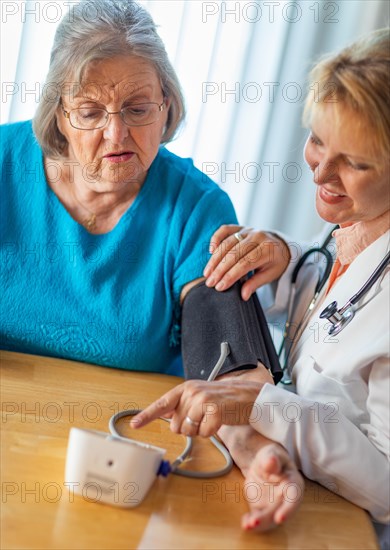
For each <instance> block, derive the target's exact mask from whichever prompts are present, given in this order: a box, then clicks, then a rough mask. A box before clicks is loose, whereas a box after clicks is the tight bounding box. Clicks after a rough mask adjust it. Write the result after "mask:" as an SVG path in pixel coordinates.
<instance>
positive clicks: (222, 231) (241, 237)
mask: <svg viewBox="0 0 390 550" xmlns="http://www.w3.org/2000/svg"><path fill="white" fill-rule="evenodd" d="M235 235H237V236H235ZM210 251H211V252H212V257H211V258H210V260H209V262H208V263H207V265H206V267H205V270H204V272H203V274H204V276H205V277H206V285H207V286H209V287H214V288H215V289H216V290H226V289H227V288H229V287H231V286H232V285H233V284H234V283H235V282H237V281H238V280H239V279H241V277H243V276H245V275H247V273H249V272H250V271H254V272H255V274H254V275H253V276H252V277H251V278H250V279H248V280H247V281H245V283H244V284H243V285H242V289H241V296H242V299H243V300H249V298H250V297H251V295H252V294H253V293H254V292H255V290H256V289H257V288H259V287H260V286H262V285H265V284H267V283H270V282H272V281H274V280H275V279H279V277H280V276H281V275H282V274H283V273H284V271H285V270H286V268H287V266H288V264H289V262H290V251H289V248H288V246H287V244H286V243H285V242H284V241H283V240H282V239H279V238H278V237H276V236H275V235H273V234H272V233H266V232H264V231H258V230H255V229H252V228H250V227H243V226H241V225H222V226H221V227H220V228H219V229H218V230H217V231H216V232H215V233H214V235H213V236H212V237H211V241H210Z"/></svg>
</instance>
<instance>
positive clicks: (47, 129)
mask: <svg viewBox="0 0 390 550" xmlns="http://www.w3.org/2000/svg"><path fill="white" fill-rule="evenodd" d="M92 8H93V10H92ZM118 55H134V56H138V57H142V58H144V59H145V60H147V61H149V62H150V63H151V64H152V65H153V67H154V68H155V70H156V71H157V74H158V76H159V79H160V81H161V86H162V91H163V95H164V97H165V98H168V99H170V106H169V110H168V118H167V123H166V126H165V130H164V133H163V135H162V138H161V143H167V142H169V141H171V140H172V139H173V138H174V136H175V134H176V132H177V130H178V129H179V127H180V125H181V123H182V122H183V120H184V117H185V106H184V98H183V94H182V91H181V87H180V84H179V81H178V78H177V76H176V73H175V71H174V69H173V67H172V65H171V63H170V61H169V59H168V55H167V53H166V50H165V47H164V44H163V42H162V40H161V38H160V37H159V35H158V34H157V30H156V25H155V24H154V22H153V19H152V17H151V16H150V14H149V13H148V12H147V11H146V10H145V9H144V8H142V7H141V6H140V5H139V4H137V3H136V2H134V1H133V0H93V2H91V0H82V1H81V2H79V3H78V4H76V5H74V6H73V5H72V8H71V10H70V12H69V14H67V15H65V16H64V18H63V19H62V21H61V23H60V25H59V27H58V29H57V32H56V35H55V38H54V44H53V48H52V52H51V58H50V67H49V72H48V75H47V78H46V83H45V86H44V88H43V89H44V90H49V89H53V88H54V94H51V96H50V95H49V94H48V93H43V94H42V96H41V98H40V103H39V105H38V109H37V111H36V114H35V117H34V120H33V129H34V133H35V135H36V137H37V140H38V142H39V144H40V145H41V147H42V149H43V152H44V154H46V155H47V156H50V157H52V158H55V157H58V156H62V154H63V153H64V151H65V149H66V146H67V142H66V139H65V137H64V136H63V135H62V134H61V133H60V131H59V129H58V126H57V120H56V113H57V110H58V106H59V104H60V101H61V94H62V92H63V91H64V89H65V88H67V87H69V86H72V85H73V86H74V85H75V84H77V83H78V84H80V83H81V81H82V77H83V73H84V71H85V69H86V68H87V65H88V64H89V63H90V62H92V61H97V60H102V59H110V58H112V57H115V56H118ZM72 79H73V82H71V80H72ZM74 80H76V81H77V82H74Z"/></svg>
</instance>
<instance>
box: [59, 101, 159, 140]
mask: <svg viewBox="0 0 390 550" xmlns="http://www.w3.org/2000/svg"><path fill="white" fill-rule="evenodd" d="M165 100H166V98H165V97H164V98H163V100H162V103H156V102H155V101H144V102H143V103H134V105H133V106H135V105H157V106H158V112H159V113H162V112H163V110H164V106H166V103H165ZM128 107H130V105H129V106H128ZM128 107H122V109H121V110H120V111H107V109H106V108H105V107H96V109H100V110H101V111H105V112H106V122H105V123H104V124H103V126H98V127H97V128H77V127H76V126H73V124H72V123H71V121H70V113H71V112H72V111H78V110H80V109H85V107H76V108H75V109H70V111H67V110H66V109H65V108H64V106H63V104H62V101H61V109H62V113H63V115H64V117H65V118H66V119H67V120H69V124H70V125H71V126H72V128H74V129H75V130H82V131H85V132H90V131H93V130H101V129H102V128H104V127H105V126H106V125H107V123H108V121H109V118H110V115H119V116H120V117H121V120H122V122H123V124H126V126H128V127H129V128H141V127H142V126H150V125H151V124H154V123H155V122H157V121H156V120H155V121H153V122H147V123H146V124H135V125H134V124H127V122H125V121H124V120H123V116H122V111H123V110H124V109H127V108H128Z"/></svg>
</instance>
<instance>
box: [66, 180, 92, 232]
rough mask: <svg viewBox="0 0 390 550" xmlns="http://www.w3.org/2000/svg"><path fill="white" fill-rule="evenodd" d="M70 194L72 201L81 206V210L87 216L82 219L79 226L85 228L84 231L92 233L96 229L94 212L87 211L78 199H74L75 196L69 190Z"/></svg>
mask: <svg viewBox="0 0 390 550" xmlns="http://www.w3.org/2000/svg"><path fill="white" fill-rule="evenodd" d="M71 194H72V197H73V198H74V200H75V201H76V202H77V204H78V205H79V206H81V208H83V209H84V210H86V211H87V212H88V214H89V216H88V217H86V218H84V219H82V220H81V225H82V226H83V227H85V229H86V230H87V231H93V230H94V229H95V227H96V219H97V215H96V214H95V212H91V211H90V210H88V208H87V207H86V206H84V204H82V203H81V202H80V201H79V200H78V198H77V197H76V194H75V193H74V192H73V189H71Z"/></svg>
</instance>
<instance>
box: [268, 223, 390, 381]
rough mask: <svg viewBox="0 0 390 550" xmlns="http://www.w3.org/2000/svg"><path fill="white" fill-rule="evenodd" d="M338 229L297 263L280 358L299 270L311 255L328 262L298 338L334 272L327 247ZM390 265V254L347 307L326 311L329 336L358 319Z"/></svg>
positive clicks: (285, 358) (335, 304) (284, 366)
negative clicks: (365, 299) (366, 298)
mask: <svg viewBox="0 0 390 550" xmlns="http://www.w3.org/2000/svg"><path fill="white" fill-rule="evenodd" d="M337 227H338V226H335V227H333V228H332V231H331V232H330V233H329V234H328V236H327V237H326V239H325V241H324V243H323V244H322V246H321V247H314V248H310V249H309V250H307V251H306V252H305V253H304V254H303V255H302V257H301V258H300V260H299V261H298V263H297V265H296V266H295V268H294V271H293V272H292V275H291V290H290V296H289V302H288V308H287V321H286V324H285V329H284V333H283V339H282V343H281V346H280V349H279V354H278V355H279V358H280V357H281V355H282V353H283V350H284V349H285V346H286V341H287V337H288V333H289V329H290V326H291V319H292V311H293V307H294V301H295V294H296V281H297V278H298V274H299V271H300V269H301V268H302V266H303V264H304V263H305V261H306V260H307V259H308V258H309V257H310V256H311V255H312V254H322V255H323V256H324V258H325V262H326V265H325V269H324V272H323V274H322V275H321V276H320V277H319V279H318V282H317V285H316V287H315V290H314V296H313V299H312V300H311V302H310V304H309V306H308V308H307V310H306V312H305V314H304V316H303V318H302V320H301V321H300V323H299V324H298V326H297V328H296V332H295V335H296V334H298V331H299V329H300V328H301V327H302V326H303V324H304V323H305V321H306V320H307V317H308V316H309V315H310V313H311V311H312V310H313V308H314V305H315V303H316V301H317V298H318V296H319V294H320V292H321V290H322V289H323V287H324V285H325V283H326V281H327V280H328V278H329V275H330V272H331V270H332V265H333V257H332V254H331V253H330V252H329V250H328V249H327V246H328V245H329V243H330V241H331V240H332V236H333V231H334V230H335V229H337ZM389 264H390V252H388V253H387V254H386V256H385V257H384V258H383V260H382V261H381V262H380V263H379V265H378V266H377V267H376V269H375V271H374V272H373V273H372V275H370V277H369V278H368V279H367V281H366V282H365V283H364V285H363V286H362V287H361V288H360V290H359V291H358V292H357V293H356V294H354V295H353V296H352V297H351V298H350V299H349V300H348V301H347V303H346V304H345V305H344V306H343V307H341V308H338V307H337V302H336V301H334V302H332V303H331V304H329V305H328V306H326V307H325V309H323V311H322V312H321V313H320V318H321V319H327V320H328V321H329V322H330V324H331V326H330V328H329V330H328V333H329V335H331V336H335V335H336V334H339V333H340V332H341V331H342V330H343V329H344V328H345V327H346V326H347V325H348V323H350V322H351V321H352V319H353V318H354V316H355V312H356V307H355V306H356V304H357V303H358V302H359V301H360V300H361V299H362V298H363V297H364V296H365V295H366V294H367V292H368V291H369V290H370V289H371V288H372V286H373V285H374V284H375V283H376V281H377V280H378V279H379V277H380V276H381V275H382V273H384V271H385V270H386V268H387V267H388V266H389ZM291 349H292V346H290V348H289V349H288V351H287V352H286V355H285V357H284V364H283V367H282V369H283V371H284V372H285V376H284V377H283V379H282V382H283V383H284V384H291V380H290V378H289V377H287V376H286V370H287V361H288V358H289V355H290V351H291Z"/></svg>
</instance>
